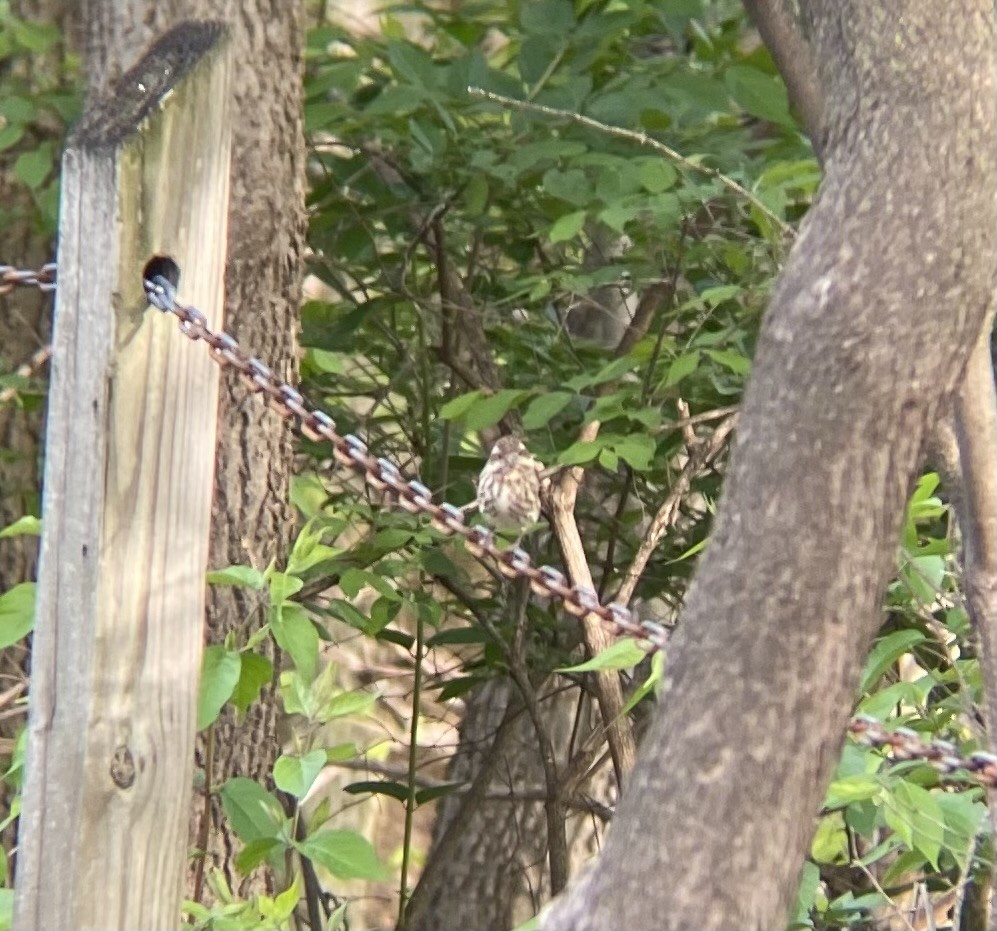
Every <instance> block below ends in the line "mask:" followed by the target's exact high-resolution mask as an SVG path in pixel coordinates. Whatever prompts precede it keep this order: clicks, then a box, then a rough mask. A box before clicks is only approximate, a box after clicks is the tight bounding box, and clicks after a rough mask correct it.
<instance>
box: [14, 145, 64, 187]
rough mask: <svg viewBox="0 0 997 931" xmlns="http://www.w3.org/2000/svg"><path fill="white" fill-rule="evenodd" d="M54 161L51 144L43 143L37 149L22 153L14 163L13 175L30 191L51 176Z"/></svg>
mask: <svg viewBox="0 0 997 931" xmlns="http://www.w3.org/2000/svg"><path fill="white" fill-rule="evenodd" d="M54 164H55V159H54V156H53V154H52V144H51V143H50V142H43V143H42V144H41V145H40V146H38V148H37V149H32V150H31V151H30V152H22V153H21V154H20V155H19V156H18V157H17V161H15V162H14V174H15V175H16V176H17V177H18V178H19V179H20V180H21V181H22V182H24V184H26V185H27V186H28V187H29V188H31V190H34V189H35V188H37V187H40V186H41V184H42V182H43V181H45V179H46V178H47V177H48V176H49V175H50V174H52V168H53V167H54Z"/></svg>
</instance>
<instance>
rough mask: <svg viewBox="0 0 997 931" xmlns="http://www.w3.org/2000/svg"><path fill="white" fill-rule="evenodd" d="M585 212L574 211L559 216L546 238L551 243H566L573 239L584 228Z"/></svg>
mask: <svg viewBox="0 0 997 931" xmlns="http://www.w3.org/2000/svg"><path fill="white" fill-rule="evenodd" d="M585 217H586V211H584V210H574V211H572V212H571V213H565V214H562V215H561V216H559V217H558V218H557V219H556V220H555V221H554V223H553V225H552V226H551V228H550V232H549V233H548V234H547V238H548V239H550V241H551V242H552V243H559V242H567V241H568V240H569V239H574V238H575V237H576V236H577V235H578V234H579V233H580V232H581V231H582V227H584V226H585Z"/></svg>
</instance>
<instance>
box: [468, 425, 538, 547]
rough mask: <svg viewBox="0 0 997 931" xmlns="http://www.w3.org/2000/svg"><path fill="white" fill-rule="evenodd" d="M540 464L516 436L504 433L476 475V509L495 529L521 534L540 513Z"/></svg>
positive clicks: (534, 521)
mask: <svg viewBox="0 0 997 931" xmlns="http://www.w3.org/2000/svg"><path fill="white" fill-rule="evenodd" d="M542 471H543V466H542V465H541V464H540V463H539V462H538V461H537V460H536V459H534V458H533V456H531V455H530V453H529V451H528V450H527V449H526V447H525V446H524V445H523V441H522V440H521V439H520V438H519V437H518V436H503V437H502V438H501V439H500V440H498V441H497V442H496V443H495V445H494V446H493V447H492V452H491V455H490V456H489V457H488V461H487V462H486V463H485V467H484V468H483V469H482V470H481V474H480V475H479V476H478V510H479V511H481V514H482V516H483V517H484V518H485V520H486V521H488V523H489V524H490V525H491V526H492V527H494V528H495V529H496V530H507V531H509V530H512V531H517V532H518V533H520V534H522V533H523V532H524V531H525V530H526V529H527V528H528V527H529V526H530V524H533V523H536V521H537V519H538V518H539V517H540V481H541V479H540V473H541V472H542Z"/></svg>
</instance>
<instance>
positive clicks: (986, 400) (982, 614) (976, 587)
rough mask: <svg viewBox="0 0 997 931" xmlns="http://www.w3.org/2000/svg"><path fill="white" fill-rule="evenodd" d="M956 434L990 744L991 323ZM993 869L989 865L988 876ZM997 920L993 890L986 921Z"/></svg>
mask: <svg viewBox="0 0 997 931" xmlns="http://www.w3.org/2000/svg"><path fill="white" fill-rule="evenodd" d="M954 412H955V426H956V437H957V439H958V450H959V465H960V469H961V475H960V483H959V484H960V492H961V495H960V496H961V499H962V504H963V507H962V513H959V512H957V515H958V519H959V521H960V524H961V527H962V537H963V587H964V589H965V592H966V607H967V610H968V613H969V617H970V620H971V621H972V623H973V627H974V629H975V631H976V636H977V637H978V638H979V642H980V664H981V666H982V672H983V722H984V726H985V727H986V731H987V738H988V743H989V745H990V747H989V749H990V750H991V752H992V751H993V750H994V749H995V747H997V464H995V456H997V397H995V392H994V372H993V364H992V362H991V359H990V326H987V327H985V328H984V331H983V333H982V334H981V336H980V339H979V341H978V342H977V345H976V347H975V348H974V349H973V354H972V355H971V356H970V357H969V362H968V364H967V366H966V374H965V378H964V379H963V383H962V386H961V387H960V389H959V391H958V393H957V394H956V396H955V403H954ZM995 794H997V793H995V792H994V791H993V790H992V789H991V790H989V791H988V793H987V795H988V805H987V809H988V812H989V816H990V827H991V830H992V831H993V832H994V834H995V836H997V798H995ZM994 875H995V872H994V868H993V867H992V868H991V877H990V878H991V882H992V881H993V878H994ZM994 922H997V896H994V897H993V899H992V900H991V905H990V925H991V927H992V926H993V925H994Z"/></svg>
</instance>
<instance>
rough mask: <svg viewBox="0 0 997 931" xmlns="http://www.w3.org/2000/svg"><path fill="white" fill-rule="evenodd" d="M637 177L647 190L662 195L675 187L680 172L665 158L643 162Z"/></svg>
mask: <svg viewBox="0 0 997 931" xmlns="http://www.w3.org/2000/svg"><path fill="white" fill-rule="evenodd" d="M637 177H638V178H639V179H640V183H641V184H642V185H643V186H644V187H645V189H646V190H648V191H650V192H651V193H652V194H661V193H662V192H663V191H667V190H668V189H669V188H671V187H673V186H674V185H675V182H676V181H677V180H678V172H677V171H676V170H675V169H674V168H673V167H672V165H671V164H670V163H669V162H666V161H665V160H664V159H663V158H647V159H642V160H641V162H640V168H639V169H638V171H637Z"/></svg>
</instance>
